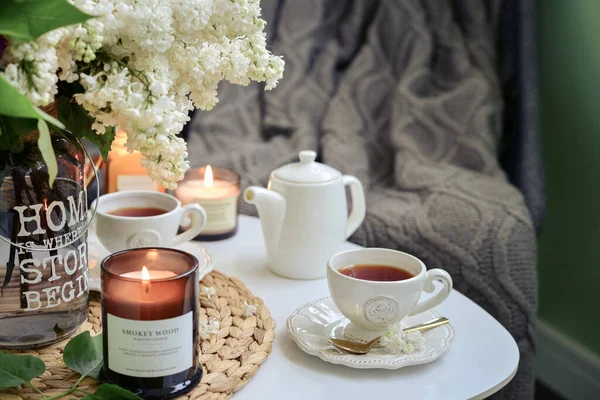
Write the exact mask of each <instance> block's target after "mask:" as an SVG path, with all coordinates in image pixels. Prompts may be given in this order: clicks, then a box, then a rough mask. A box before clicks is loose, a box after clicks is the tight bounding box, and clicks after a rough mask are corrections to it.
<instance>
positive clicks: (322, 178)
mask: <svg viewBox="0 0 600 400" xmlns="http://www.w3.org/2000/svg"><path fill="white" fill-rule="evenodd" d="M299 157H300V162H296V163H291V164H288V165H284V166H283V167H281V168H278V169H276V170H275V172H274V175H275V177H276V178H277V179H280V180H282V181H287V182H293V183H324V182H329V181H332V180H335V179H338V178H340V177H341V176H342V174H341V173H340V171H338V170H337V169H335V168H332V167H330V166H327V165H325V164H321V163H318V162H315V158H317V153H316V152H314V151H312V150H303V151H301V152H300V154H299Z"/></svg>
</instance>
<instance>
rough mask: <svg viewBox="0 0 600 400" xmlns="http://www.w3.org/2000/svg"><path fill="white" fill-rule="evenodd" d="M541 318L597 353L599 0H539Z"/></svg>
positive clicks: (599, 341)
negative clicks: (542, 186) (542, 169)
mask: <svg viewBox="0 0 600 400" xmlns="http://www.w3.org/2000/svg"><path fill="white" fill-rule="evenodd" d="M538 9H539V12H540V31H539V32H540V85H541V105H542V137H543V144H544V161H545V166H546V185H547V191H546V194H547V199H548V202H547V214H546V219H545V222H544V230H543V233H542V235H541V238H540V240H539V265H538V271H539V279H540V308H539V315H540V317H541V318H542V319H543V320H545V321H546V322H548V323H550V324H551V325H553V326H554V327H555V328H557V329H558V330H559V331H562V332H563V333H565V334H567V335H568V336H570V337H571V338H573V339H575V340H576V341H577V342H579V343H580V344H582V345H583V346H585V347H587V348H588V349H590V350H592V351H593V352H595V353H596V354H598V355H600V339H599V336H598V329H600V0H541V1H538Z"/></svg>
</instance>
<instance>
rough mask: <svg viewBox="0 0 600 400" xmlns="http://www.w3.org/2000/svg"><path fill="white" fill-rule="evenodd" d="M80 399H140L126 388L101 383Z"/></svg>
mask: <svg viewBox="0 0 600 400" xmlns="http://www.w3.org/2000/svg"><path fill="white" fill-rule="evenodd" d="M81 400H142V399H141V397H138V396H136V395H135V394H133V393H131V392H130V391H128V390H125V389H123V388H122V387H120V386H117V385H111V384H108V383H103V384H102V385H100V386H98V389H96V393H94V394H88V395H85V396H84V397H82V399H81Z"/></svg>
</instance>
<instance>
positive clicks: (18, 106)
mask: <svg viewBox="0 0 600 400" xmlns="http://www.w3.org/2000/svg"><path fill="white" fill-rule="evenodd" d="M0 93H2V96H0V114H1V115H6V116H9V117H18V118H32V119H40V118H42V119H44V120H46V121H47V122H49V123H51V124H52V125H54V126H56V127H58V128H60V129H65V126H64V125H63V124H62V123H61V122H60V121H59V120H57V119H55V118H53V117H51V116H50V115H48V114H46V113H45V112H43V111H42V110H40V109H39V108H37V107H36V106H34V105H33V104H31V102H30V101H29V99H28V98H27V97H26V96H25V95H24V94H23V93H21V92H20V91H19V89H17V88H16V87H14V86H13V85H11V84H10V83H9V82H8V80H7V79H6V77H5V76H4V74H3V73H0Z"/></svg>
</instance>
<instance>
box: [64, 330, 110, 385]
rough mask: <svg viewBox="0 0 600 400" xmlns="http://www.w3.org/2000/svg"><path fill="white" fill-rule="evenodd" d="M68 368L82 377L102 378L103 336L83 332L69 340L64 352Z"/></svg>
mask: <svg viewBox="0 0 600 400" xmlns="http://www.w3.org/2000/svg"><path fill="white" fill-rule="evenodd" d="M63 360H64V362H65V364H66V365H67V367H69V368H71V369H72V370H75V371H77V372H79V373H80V374H81V375H84V376H85V375H87V376H91V377H92V378H94V379H99V378H100V369H101V368H102V335H97V336H91V335H90V333H89V332H87V331H86V332H83V333H80V334H79V335H77V336H75V337H74V338H73V339H71V340H69V343H67V345H66V346H65V350H64V351H63Z"/></svg>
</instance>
